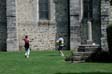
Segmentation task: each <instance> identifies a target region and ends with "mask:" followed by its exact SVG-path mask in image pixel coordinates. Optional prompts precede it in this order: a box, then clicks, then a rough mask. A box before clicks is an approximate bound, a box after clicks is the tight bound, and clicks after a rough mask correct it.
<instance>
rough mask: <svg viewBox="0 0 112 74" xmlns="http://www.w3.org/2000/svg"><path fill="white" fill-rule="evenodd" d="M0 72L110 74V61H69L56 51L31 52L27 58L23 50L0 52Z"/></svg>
mask: <svg viewBox="0 0 112 74" xmlns="http://www.w3.org/2000/svg"><path fill="white" fill-rule="evenodd" d="M64 53H65V54H66V55H67V54H68V53H69V52H67V51H65V52H64ZM0 74H112V63H69V62H65V61H64V57H61V56H59V53H58V52H56V51H36V52H31V56H30V58H29V59H26V58H25V57H24V52H0Z"/></svg>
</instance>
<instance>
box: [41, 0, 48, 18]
mask: <svg viewBox="0 0 112 74" xmlns="http://www.w3.org/2000/svg"><path fill="white" fill-rule="evenodd" d="M48 2H49V1H48V0H39V19H41V20H48V18H49V3H48Z"/></svg>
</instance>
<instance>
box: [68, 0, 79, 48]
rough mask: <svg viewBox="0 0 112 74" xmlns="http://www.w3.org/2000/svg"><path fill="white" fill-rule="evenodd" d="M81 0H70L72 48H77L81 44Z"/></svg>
mask: <svg viewBox="0 0 112 74" xmlns="http://www.w3.org/2000/svg"><path fill="white" fill-rule="evenodd" d="M80 8H81V6H80V1H79V0H70V48H71V49H77V48H78V46H79V45H80V44H81V39H80V22H79V19H80V15H81V14H80V13H81V10H80Z"/></svg>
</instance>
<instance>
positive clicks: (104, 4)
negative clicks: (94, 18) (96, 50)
mask: <svg viewBox="0 0 112 74" xmlns="http://www.w3.org/2000/svg"><path fill="white" fill-rule="evenodd" d="M109 5H110V3H109V0H101V34H102V37H101V48H102V49H103V50H104V51H108V44H107V31H106V29H107V26H108V25H109V8H110V6H109Z"/></svg>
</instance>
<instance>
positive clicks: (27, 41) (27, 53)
mask: <svg viewBox="0 0 112 74" xmlns="http://www.w3.org/2000/svg"><path fill="white" fill-rule="evenodd" d="M23 40H24V43H25V45H24V47H25V57H26V58H29V55H30V48H29V38H28V35H26V36H25V38H24V39H23Z"/></svg>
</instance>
